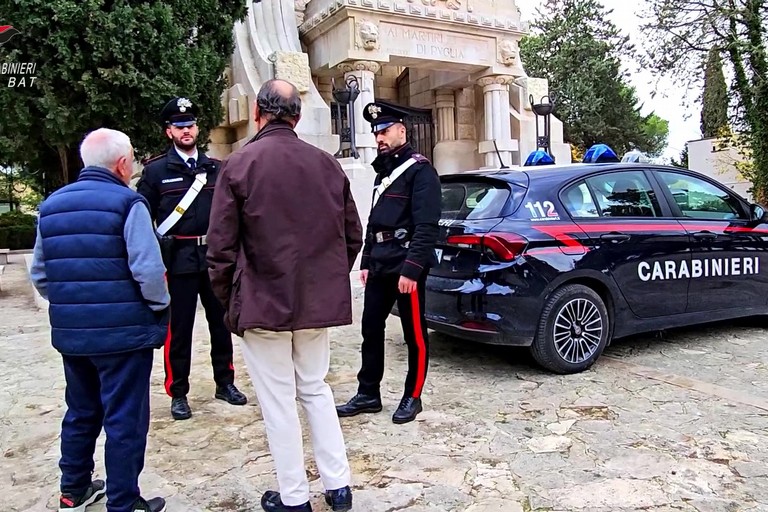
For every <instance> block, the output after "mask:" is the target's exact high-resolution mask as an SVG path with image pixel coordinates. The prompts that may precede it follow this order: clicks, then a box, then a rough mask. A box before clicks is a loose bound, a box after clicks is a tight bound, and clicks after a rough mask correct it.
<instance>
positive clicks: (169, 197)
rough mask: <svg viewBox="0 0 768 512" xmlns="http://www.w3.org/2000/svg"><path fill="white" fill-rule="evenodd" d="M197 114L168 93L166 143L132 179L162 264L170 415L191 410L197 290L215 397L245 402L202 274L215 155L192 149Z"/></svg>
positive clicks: (163, 116)
mask: <svg viewBox="0 0 768 512" xmlns="http://www.w3.org/2000/svg"><path fill="white" fill-rule="evenodd" d="M197 114H198V108H197V106H196V105H194V104H193V103H192V102H191V101H190V100H189V99H188V98H173V99H172V100H170V101H169V102H168V103H167V104H166V105H165V107H163V109H162V112H161V113H160V121H161V124H162V125H163V127H164V128H165V134H166V137H168V139H169V140H170V141H171V142H172V145H171V148H170V149H169V150H168V152H167V153H164V154H162V155H159V156H157V157H155V158H152V159H150V160H149V161H148V162H145V167H144V172H143V174H142V177H141V179H140V180H139V182H138V184H137V186H136V189H137V192H138V193H139V194H141V195H143V196H144V197H146V198H147V201H148V202H149V205H150V209H151V215H152V219H153V220H154V221H155V224H156V226H157V233H158V235H159V236H160V246H161V248H162V252H163V259H164V260H165V265H166V268H167V269H168V288H169V292H170V294H171V336H170V340H169V342H167V343H166V347H165V375H166V378H165V390H166V392H167V393H168V395H169V396H170V397H171V415H172V416H173V418H174V419H177V420H184V419H187V418H189V417H191V416H192V409H191V408H190V406H189V403H188V401H187V393H188V392H189V371H190V365H191V360H192V331H193V327H194V324H195V313H196V310H197V298H198V296H199V297H200V302H202V304H203V307H204V308H205V316H206V318H207V320H208V330H209V332H210V335H211V362H212V365H213V378H214V380H215V382H216V393H215V397H216V398H218V399H220V400H225V401H226V402H229V403H230V404H232V405H245V404H246V403H247V398H246V397H245V395H243V394H242V393H241V392H240V391H239V390H238V389H237V388H236V387H235V384H234V381H235V368H234V365H233V362H232V335H231V334H230V331H229V329H227V327H226V325H225V323H224V308H223V306H222V305H221V304H220V303H219V301H218V299H216V297H215V295H214V294H213V290H212V289H211V282H210V280H209V277H208V266H207V261H206V252H207V245H206V239H205V238H206V233H207V232H208V221H209V216H210V213H211V202H212V200H213V189H214V186H215V184H216V178H217V176H218V173H219V167H220V162H219V161H218V160H215V159H213V158H209V157H208V156H206V155H205V154H203V153H201V152H199V151H198V149H197V136H198V127H197Z"/></svg>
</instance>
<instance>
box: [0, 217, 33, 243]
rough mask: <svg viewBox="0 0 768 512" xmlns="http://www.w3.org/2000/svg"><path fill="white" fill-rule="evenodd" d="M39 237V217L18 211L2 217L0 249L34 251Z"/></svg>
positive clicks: (0, 220) (0, 223)
mask: <svg viewBox="0 0 768 512" xmlns="http://www.w3.org/2000/svg"><path fill="white" fill-rule="evenodd" d="M36 236H37V217H35V216H34V215H29V214H27V213H21V212H17V211H12V212H7V213H4V214H2V215H0V249H11V250H16V249H32V248H33V247H34V246H35V237H36Z"/></svg>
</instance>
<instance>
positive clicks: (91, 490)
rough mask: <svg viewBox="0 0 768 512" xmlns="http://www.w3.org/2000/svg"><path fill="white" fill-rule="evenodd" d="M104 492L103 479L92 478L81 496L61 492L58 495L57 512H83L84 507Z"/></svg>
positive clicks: (101, 496)
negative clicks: (59, 495)
mask: <svg viewBox="0 0 768 512" xmlns="http://www.w3.org/2000/svg"><path fill="white" fill-rule="evenodd" d="M106 492H107V490H106V485H104V480H94V481H93V482H91V485H89V486H88V489H86V491H85V493H84V494H83V495H81V496H75V495H73V494H69V493H62V494H61V497H59V512H85V507H87V506H88V505H91V504H93V503H96V502H97V501H99V500H100V499H101V498H103V497H104V493H106Z"/></svg>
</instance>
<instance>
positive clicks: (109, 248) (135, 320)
mask: <svg viewBox="0 0 768 512" xmlns="http://www.w3.org/2000/svg"><path fill="white" fill-rule="evenodd" d="M139 201H145V200H144V199H143V198H142V197H141V196H140V195H139V194H137V193H136V192H134V191H133V190H131V189H130V188H128V187H127V186H126V185H125V184H124V183H123V182H121V181H120V180H119V179H118V178H117V176H115V175H114V174H112V173H111V172H110V171H108V170H107V169H102V168H99V167H86V168H85V169H83V170H82V171H81V172H80V177H79V178H78V180H77V181H76V182H74V183H71V184H69V185H67V186H65V187H63V188H61V189H60V190H57V191H56V192H54V193H53V194H51V196H50V197H49V198H48V199H46V200H45V202H43V204H42V205H41V207H40V220H39V226H40V234H41V237H42V244H43V255H44V258H45V273H46V277H47V279H48V300H49V303H50V306H49V309H48V314H49V317H50V321H51V341H52V343H53V346H54V347H55V348H56V350H58V351H59V352H61V353H62V354H65V355H75V356H95V355H106V354H115V353H120V352H128V351H131V350H138V349H142V348H159V347H161V346H162V345H163V343H164V341H165V338H166V336H167V333H168V312H167V311H166V312H163V313H157V312H154V311H152V310H151V309H150V308H149V306H147V304H146V301H145V300H144V298H143V297H142V295H141V289H140V288H139V284H138V283H137V282H136V281H135V280H134V279H133V276H132V274H131V271H130V268H129V267H128V254H127V252H126V247H125V239H124V236H123V230H124V226H125V221H126V218H127V217H128V213H129V211H130V209H131V207H132V206H133V205H134V204H136V203H137V202H139Z"/></svg>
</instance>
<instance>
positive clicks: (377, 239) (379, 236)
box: [376, 231, 384, 243]
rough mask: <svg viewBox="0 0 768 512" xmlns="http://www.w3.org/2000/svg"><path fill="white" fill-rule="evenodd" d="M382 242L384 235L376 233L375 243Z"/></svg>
mask: <svg viewBox="0 0 768 512" xmlns="http://www.w3.org/2000/svg"><path fill="white" fill-rule="evenodd" d="M383 241H384V233H382V232H381V231H379V232H378V233H376V242H378V243H381V242H383Z"/></svg>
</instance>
